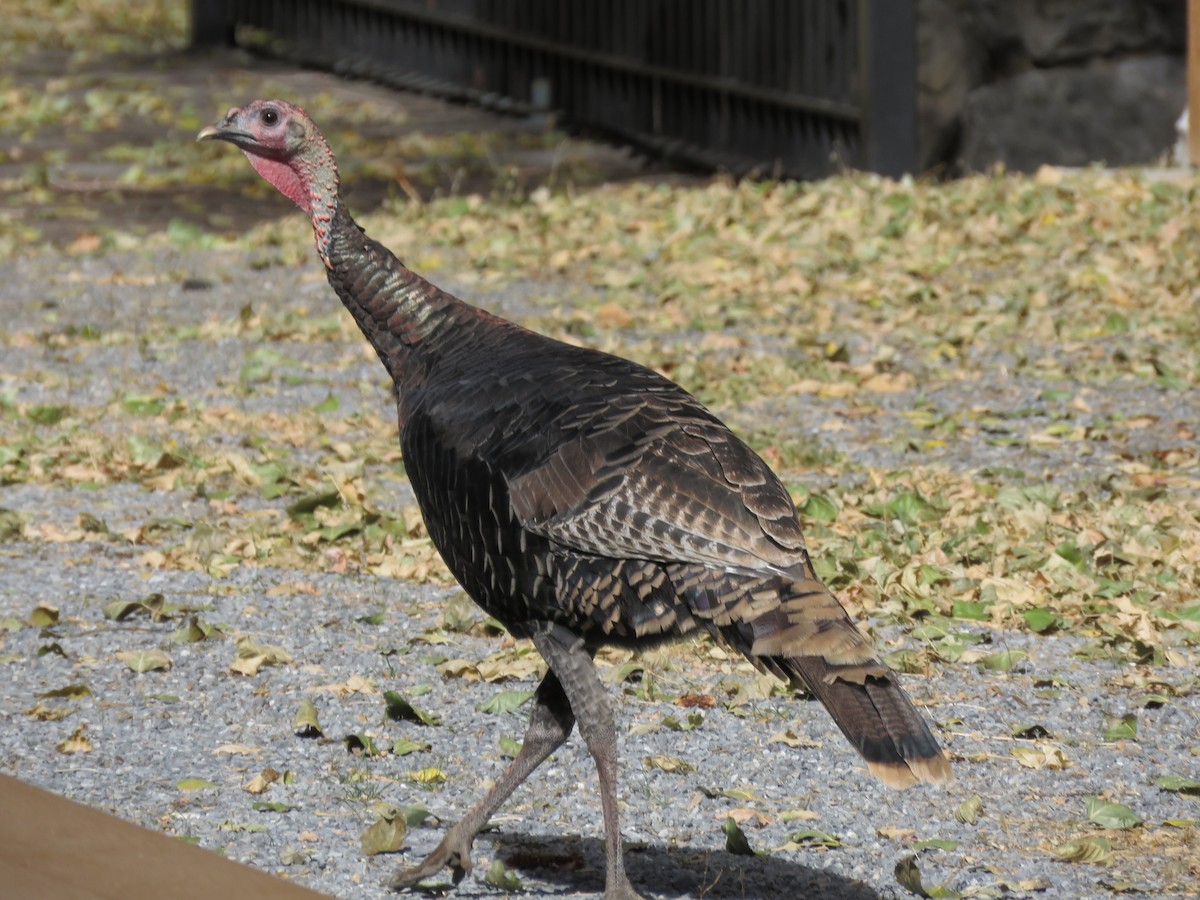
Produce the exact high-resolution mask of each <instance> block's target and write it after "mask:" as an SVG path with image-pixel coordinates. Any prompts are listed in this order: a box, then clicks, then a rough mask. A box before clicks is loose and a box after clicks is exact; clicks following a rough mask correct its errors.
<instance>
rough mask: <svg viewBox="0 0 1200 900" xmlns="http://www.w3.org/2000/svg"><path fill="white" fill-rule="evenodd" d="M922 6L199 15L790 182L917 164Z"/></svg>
mask: <svg viewBox="0 0 1200 900" xmlns="http://www.w3.org/2000/svg"><path fill="white" fill-rule="evenodd" d="M915 3H916V0H193V4H192V22H193V40H194V41H195V42H196V43H198V44H212V43H233V42H239V43H247V42H250V43H258V44H260V45H261V40H259V41H255V40H254V39H253V38H252V37H250V36H252V35H254V34H255V33H256V32H257V33H258V34H259V35H260V37H261V35H264V34H265V35H267V36H269V38H270V41H269V43H270V45H271V46H272V47H274V48H276V50H277V52H281V53H283V54H284V55H286V56H288V57H290V58H293V59H296V60H298V61H302V62H305V63H309V64H314V65H319V66H322V67H327V68H331V69H332V70H334V71H336V72H341V73H345V74H347V75H353V76H361V77H365V78H370V79H374V80H378V81H382V82H384V83H387V84H392V85H395V86H398V87H403V88H409V89H415V90H419V91H427V92H431V93H436V94H440V95H443V96H449V97H455V98H460V99H464V100H470V101H473V102H476V103H480V104H483V105H486V106H489V107H493V108H496V109H501V110H509V111H512V112H516V113H532V112H541V111H550V110H553V111H555V112H556V113H557V114H559V115H560V116H561V118H562V119H563V120H564V121H565V122H566V123H569V124H573V125H576V126H581V127H584V128H589V129H598V130H601V131H603V132H607V133H609V134H611V135H614V136H616V137H617V138H618V139H620V140H624V141H628V142H630V143H632V144H634V145H637V146H640V147H643V148H646V149H650V150H653V151H656V152H658V153H661V154H663V155H665V156H668V157H673V158H677V159H681V160H686V161H689V162H692V163H698V164H700V165H704V166H707V167H711V168H721V169H727V170H730V171H733V172H735V173H738V174H743V173H746V172H751V171H758V172H761V173H763V174H780V175H786V176H790V177H797V178H813V177H819V176H822V175H826V174H829V173H831V172H833V171H836V170H837V169H838V168H840V167H855V168H866V169H872V170H874V171H878V172H882V173H884V174H888V175H898V174H900V173H903V172H908V171H913V169H914V167H915V164H916V48H915V44H916V38H915V32H916V25H915V9H914V7H915Z"/></svg>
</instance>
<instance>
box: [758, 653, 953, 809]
mask: <svg viewBox="0 0 1200 900" xmlns="http://www.w3.org/2000/svg"><path fill="white" fill-rule="evenodd" d="M774 662H775V664H776V666H778V668H779V669H780V670H782V672H784V673H786V674H787V675H789V676H790V680H793V681H795V680H798V681H801V682H802V683H803V684H804V685H805V686H806V687H807V688H808V689H809V690H811V691H812V693H813V695H814V696H816V698H817V699H818V700H820V701H821V705H822V706H824V707H825V709H827V710H828V711H829V714H830V715H831V716H832V717H833V721H834V722H836V723H837V726H838V727H839V728H840V729H841V730H842V734H844V735H845V736H846V739H847V740H848V741H849V742H850V743H851V745H852V746H853V747H854V749H856V750H857V751H858V752H859V754H861V755H862V757H863V759H864V760H866V763H867V769H868V770H869V771H870V772H871V774H872V775H874V776H875V777H876V778H878V779H879V780H880V781H882V782H883V783H884V784H886V785H888V786H889V787H894V788H906V787H910V786H911V785H914V784H916V783H917V782H920V781H929V782H934V783H937V784H946V783H948V782H950V781H952V780H953V777H954V776H953V773H952V772H951V770H950V763H949V761H948V760H947V759H946V756H945V754H943V753H942V749H941V747H939V746H938V742H937V739H936V738H935V737H934V736H933V734H932V733H931V732H930V731H929V727H928V726H927V725H926V724H925V720H924V718H923V717H922V716H921V713H920V712H918V711H917V708H916V707H915V706H913V704H912V701H911V700H909V699H908V695H907V694H906V693H905V692H904V689H903V688H902V687H900V684H899V682H898V681H897V680H896V675H895V673H893V672H891V671H889V670H887V669H884V670H883V673H882V674H878V675H874V674H873V675H869V676H867V678H866V680H865V681H864V682H863V683H857V682H855V681H845V680H842V679H841V678H839V677H838V674H837V667H836V666H830V665H829V663H828V662H826V661H825V660H824V659H822V658H820V657H812V656H808V657H791V658H784V659H778V660H775V661H774Z"/></svg>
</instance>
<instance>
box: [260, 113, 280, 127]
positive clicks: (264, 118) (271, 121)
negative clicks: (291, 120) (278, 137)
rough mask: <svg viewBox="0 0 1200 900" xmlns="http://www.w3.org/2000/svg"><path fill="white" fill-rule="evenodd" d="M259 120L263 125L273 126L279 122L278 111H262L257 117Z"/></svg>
mask: <svg viewBox="0 0 1200 900" xmlns="http://www.w3.org/2000/svg"><path fill="white" fill-rule="evenodd" d="M258 118H259V120H260V121H261V122H262V123H263V124H264V125H275V124H277V123H278V122H279V111H278V110H274V109H264V110H263V111H262V112H261V113H259V116H258Z"/></svg>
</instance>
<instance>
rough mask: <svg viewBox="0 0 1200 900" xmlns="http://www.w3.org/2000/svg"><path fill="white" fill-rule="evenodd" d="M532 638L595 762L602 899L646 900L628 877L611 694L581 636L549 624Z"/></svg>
mask: <svg viewBox="0 0 1200 900" xmlns="http://www.w3.org/2000/svg"><path fill="white" fill-rule="evenodd" d="M532 637H533V644H534V646H535V647H537V648H538V652H539V653H541V654H542V657H543V658H544V659H545V660H546V662H547V663H548V664H549V665H550V671H551V672H553V673H554V674H555V675H557V676H558V682H559V684H561V685H562V689H563V691H564V692H565V693H566V695H567V699H568V700H569V701H570V703H571V709H572V710H573V711H574V713H575V718H577V719H578V720H579V733H580V734H582V735H583V739H584V741H586V742H587V748H588V752H589V753H591V755H592V759H593V760H594V761H595V763H596V774H597V775H598V776H599V780H600V805H601V808H602V811H603V815H604V854H605V862H606V875H605V881H604V900H642V898H641V895H639V894H638V893H637V892H636V891H634V889H633V886H632V885H630V883H629V878H628V877H627V876H626V874H625V860H624V857H623V855H622V853H621V823H620V813H619V811H618V809H617V792H616V784H617V729H616V725H615V724H614V723H613V714H612V707H611V706H610V705H609V702H608V693H607V692H606V691H605V690H604V685H602V684H601V683H600V678H599V676H598V675H597V673H596V665H595V663H593V662H592V654H591V653H590V652H588V650H587V649H586V648H585V647H584V644H583V639H582V638H579V637H577V636H576V635H574V634H572V633H571V632H570V631H568V630H567V629H566V628H564V627H563V626H561V625H551V624H548V625H546V626H545V627H544V628H543V629H542V630H540V631H537V632H535V633H534V634H533V635H532ZM547 677H549V676H547Z"/></svg>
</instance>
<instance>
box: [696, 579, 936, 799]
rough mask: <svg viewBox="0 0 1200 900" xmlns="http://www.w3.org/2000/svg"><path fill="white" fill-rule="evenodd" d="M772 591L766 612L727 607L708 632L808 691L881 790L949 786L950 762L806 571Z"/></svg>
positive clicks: (832, 599) (892, 677) (896, 684)
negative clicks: (920, 785) (921, 784)
mask: <svg viewBox="0 0 1200 900" xmlns="http://www.w3.org/2000/svg"><path fill="white" fill-rule="evenodd" d="M796 576H799V577H796ZM775 587H776V588H777V589H778V594H777V598H778V599H777V600H776V602H775V603H773V604H771V606H770V608H767V609H764V608H763V606H762V605H760V606H758V608H757V609H751V608H750V607H748V605H746V604H743V603H738V602H732V603H728V604H726V605H724V607H723V610H722V611H723V615H720V616H713V618H712V619H711V620H710V622H711V625H710V627H711V628H712V629H713V631H714V632H716V633H718V635H719V636H720V637H721V638H722V639H724V640H725V641H726V642H727V643H729V644H732V645H733V646H734V647H735V648H737V649H738V650H740V651H741V652H742V653H744V654H746V656H747V657H748V658H749V659H750V660H751V662H753V663H754V664H755V665H757V666H759V667H761V668H763V669H765V670H767V671H769V672H772V673H774V674H775V675H778V676H779V677H781V678H783V679H784V680H785V681H789V682H791V683H793V684H798V685H802V686H804V687H806V688H807V689H808V690H810V691H811V692H812V693H813V695H814V696H815V697H816V698H817V699H818V700H820V701H821V704H822V705H823V706H824V707H825V709H827V710H828V711H829V714H830V715H831V716H832V717H833V720H834V721H835V722H836V723H837V725H838V727H839V728H840V729H841V730H842V734H844V735H845V736H846V739H847V740H849V741H850V743H851V744H852V745H853V746H854V748H855V749H856V750H858V752H859V753H860V754H861V755H862V757H863V759H864V760H866V763H867V768H868V770H869V771H870V772H871V773H872V774H873V775H875V776H876V777H877V778H879V780H880V781H882V782H883V783H884V784H887V785H889V786H891V787H896V788H906V787H909V786H910V785H913V784H916V783H917V782H922V781H924V782H934V783H938V784H945V783H948V782H950V781H952V780H953V777H954V776H953V773H952V772H951V770H950V763H949V761H948V760H947V759H946V756H945V754H944V753H943V752H942V749H941V747H939V746H938V742H937V739H936V738H934V736H933V734H932V733H931V732H930V731H929V727H928V726H927V725H926V724H925V720H924V718H923V717H922V716H921V713H920V712H918V711H917V708H916V707H915V706H913V704H912V701H911V700H909V698H908V695H907V694H906V693H905V692H904V689H903V688H902V687H901V686H900V682H899V680H898V678H897V677H896V673H894V672H893V671H892V670H891V669H889V668H888V667H887V666H886V665H884V663H883V662H882V661H881V660H880V659H879V657H878V655H877V654H876V653H875V650H874V648H872V647H871V645H870V643H869V642H868V641H867V640H866V638H864V637H863V636H862V634H861V633H860V632H859V631H858V629H857V628H855V627H854V623H853V622H851V621H850V618H849V616H847V615H846V611H845V610H844V609H843V608H842V605H841V604H840V603H839V602H838V600H837V598H836V597H834V595H833V594H832V593H830V592H829V590H828V589H827V588H826V587H825V586H824V585H823V584H821V582H820V581H819V580H818V579H817V578H816V575H815V574H814V573H812V571H811V570H808V571H806V572H797V573H794V574H793V577H792V578H784V579H780V581H779V582H776V585H775ZM747 613H749V614H747Z"/></svg>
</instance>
